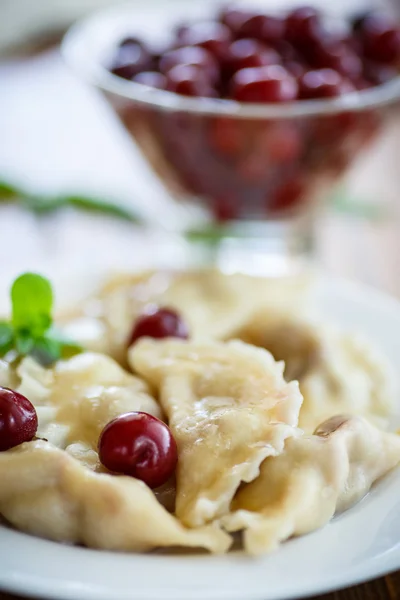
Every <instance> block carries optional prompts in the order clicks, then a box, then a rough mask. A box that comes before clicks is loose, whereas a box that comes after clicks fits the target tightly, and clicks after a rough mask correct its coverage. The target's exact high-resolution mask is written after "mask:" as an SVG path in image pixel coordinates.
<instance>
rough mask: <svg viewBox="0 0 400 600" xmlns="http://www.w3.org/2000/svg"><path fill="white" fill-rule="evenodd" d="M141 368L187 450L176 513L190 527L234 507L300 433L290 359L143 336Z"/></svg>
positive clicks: (134, 357)
mask: <svg viewBox="0 0 400 600" xmlns="http://www.w3.org/2000/svg"><path fill="white" fill-rule="evenodd" d="M130 362H131V365H132V367H133V369H134V371H135V372H136V373H138V374H139V375H140V376H142V377H143V378H144V379H146V380H147V381H148V382H149V383H150V385H152V386H154V387H155V389H156V390H157V393H158V396H159V400H160V403H161V405H162V407H163V409H164V411H165V413H166V415H167V417H168V420H169V426H170V428H171V430H172V432H173V434H174V437H175V439H176V442H177V444H178V450H179V462H178V469H177V503H176V514H177V516H178V518H180V519H181V520H182V521H183V523H185V524H186V525H188V526H190V527H196V526H199V525H202V524H204V523H206V522H208V521H211V520H213V519H215V518H217V517H219V516H221V515H223V514H226V513H227V512H228V511H229V506H230V503H231V500H232V498H233V496H234V494H235V492H236V490H237V488H238V487H239V485H240V483H241V482H242V481H252V480H253V479H255V478H256V477H257V475H258V473H259V466H260V464H261V462H262V461H263V460H264V458H265V457H266V456H271V455H275V454H279V453H280V452H281V451H282V450H283V446H284V441H285V439H286V438H288V437H290V436H291V435H293V434H294V432H295V426H296V425H297V420H298V413H299V409H300V405H301V402H302V397H301V395H300V392H299V389H298V384H297V383H296V382H295V383H286V381H285V380H284V379H283V375H282V371H283V364H279V363H276V362H275V361H274V359H273V358H272V356H271V354H269V353H268V352H266V351H265V350H262V349H260V348H254V347H252V346H249V345H247V344H244V343H242V342H229V343H222V342H207V343H205V342H204V343H201V342H185V341H181V340H172V339H170V340H165V341H155V340H150V339H144V340H142V341H141V340H139V342H138V343H137V344H135V345H134V346H133V347H132V349H131V351H130Z"/></svg>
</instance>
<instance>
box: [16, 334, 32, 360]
mask: <svg viewBox="0 0 400 600" xmlns="http://www.w3.org/2000/svg"><path fill="white" fill-rule="evenodd" d="M34 345H35V340H34V339H33V338H32V337H31V336H30V334H29V331H24V332H21V333H19V334H18V335H16V336H15V349H16V351H17V352H18V354H20V355H21V356H26V355H27V354H29V353H30V352H31V350H32V349H33V347H34Z"/></svg>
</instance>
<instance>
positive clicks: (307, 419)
mask: <svg viewBox="0 0 400 600" xmlns="http://www.w3.org/2000/svg"><path fill="white" fill-rule="evenodd" d="M311 297H312V291H310V289H309V285H308V282H305V281H303V280H300V279H293V280H289V279H288V280H286V281H284V282H283V281H273V280H266V279H258V278H251V277H248V276H243V275H223V274H222V273H219V272H217V271H201V272H200V271H196V272H195V271H193V272H184V273H177V272H172V271H171V272H147V273H143V274H136V275H124V276H119V277H116V278H113V280H111V281H110V282H109V283H108V284H106V285H105V286H103V287H102V288H101V290H100V291H99V292H98V293H97V294H95V295H93V297H91V298H89V299H87V300H86V301H84V302H82V303H81V304H80V306H79V307H77V308H76V309H75V308H72V309H71V312H70V313H69V314H68V315H64V316H63V318H62V319H60V321H59V324H60V326H62V327H63V328H64V330H65V331H66V332H68V333H69V335H72V336H73V337H74V338H75V339H77V340H78V341H80V342H81V343H82V345H83V346H84V348H83V351H82V352H81V353H79V354H76V355H75V356H73V357H71V358H67V359H63V360H56V361H54V362H53V363H52V364H47V365H46V366H45V365H43V364H41V363H40V356H37V355H35V356H27V357H25V358H18V357H15V354H12V355H11V356H10V357H8V356H6V357H5V359H4V360H2V361H0V481H1V486H0V515H1V516H2V517H3V518H5V519H6V520H7V521H8V522H9V523H10V524H11V525H13V526H15V527H17V528H18V529H20V530H22V531H26V532H28V533H31V534H34V535H38V536H42V537H46V538H49V539H52V540H56V541H63V542H69V543H78V544H84V545H86V546H89V547H94V548H103V549H112V550H121V551H147V550H153V549H157V548H162V547H165V548H176V547H191V548H198V549H204V550H208V551H210V552H214V553H221V552H226V551H228V550H229V548H230V546H231V544H232V539H233V538H232V535H233V534H234V533H236V532H240V533H241V539H242V541H243V549H244V550H245V551H246V552H248V553H249V554H260V553H267V552H270V551H271V550H273V549H276V548H277V547H278V546H279V544H280V543H282V542H284V541H285V540H287V539H288V538H290V537H292V536H298V535H302V534H304V533H308V532H310V531H313V530H315V529H317V528H318V527H321V526H323V525H324V524H325V523H327V522H328V521H329V520H330V519H331V518H332V517H333V515H334V514H335V513H337V512H341V511H343V510H346V509H347V508H349V507H350V506H352V505H353V504H354V503H356V502H357V501H359V500H360V499H361V498H362V497H363V496H364V495H365V494H367V493H368V491H369V489H370V488H371V486H372V485H373V484H374V482H375V481H376V480H378V479H379V478H381V477H382V476H383V475H385V474H386V473H387V472H388V471H390V470H391V469H393V468H394V467H395V466H396V465H397V464H398V463H399V462H400V438H399V437H398V436H397V435H395V434H393V433H388V432H387V431H385V429H388V425H389V422H390V417H391V415H392V413H393V406H394V396H393V391H392V380H391V374H390V369H389V367H388V366H387V364H386V361H385V359H384V358H383V357H381V356H380V354H379V352H378V351H377V350H376V349H375V348H374V347H373V345H371V342H366V341H364V340H362V339H361V338H359V337H358V336H356V335H354V334H352V333H350V332H342V331H340V330H339V329H337V328H336V327H334V325H333V324H330V323H326V322H325V320H324V319H323V318H322V317H318V318H317V317H316V314H317V313H316V311H317V308H318V307H315V306H314V305H313V304H312V303H311V301H310V298H311ZM310 307H311V309H310ZM27 415H28V416H30V417H31V420H30V421H29V422H28V421H27ZM24 419H25V420H24ZM18 423H20V424H21V427H20V429H19V430H18V431H16V428H17V425H18ZM32 423H33V425H32ZM33 427H34V429H33ZM29 432H30V433H29ZM10 440H11V441H10Z"/></svg>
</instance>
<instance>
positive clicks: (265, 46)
mask: <svg viewBox="0 0 400 600" xmlns="http://www.w3.org/2000/svg"><path fill="white" fill-rule="evenodd" d="M328 25H329V24H328ZM328 25H327V24H325V22H324V19H323V18H322V16H321V14H320V13H319V11H317V10H316V9H315V8H312V7H306V6H305V7H299V8H296V9H294V10H292V11H291V12H289V13H288V14H286V15H285V16H282V15H280V16H277V15H268V14H264V13H261V12H256V11H251V10H249V9H247V8H245V9H243V8H239V7H235V6H233V7H228V8H225V9H224V10H222V11H221V13H220V14H219V15H218V17H217V18H216V19H215V20H210V21H201V22H197V23H193V24H188V25H182V26H180V27H178V28H177V30H176V31H175V35H174V37H173V39H172V40H171V42H170V44H169V46H168V48H166V49H165V51H164V52H163V53H155V52H152V51H151V48H150V46H149V45H147V44H146V43H145V42H144V41H142V40H140V39H138V38H136V37H132V38H126V39H124V40H123V41H122V42H121V43H120V45H119V47H118V48H117V50H116V53H115V56H114V59H113V62H112V65H111V67H110V70H111V71H112V73H114V74H115V75H118V76H120V77H123V78H125V79H129V80H132V81H135V82H138V83H143V84H146V85H148V86H151V87H156V88H160V89H165V90H168V91H171V92H175V93H177V94H181V95H183V96H198V97H211V98H230V99H234V100H238V101H240V102H261V103H262V102H266V103H267V102H268V103H269V102H290V101H293V100H297V99H300V100H301V99H306V100H309V99H312V98H330V97H334V96H338V95H341V94H344V93H346V92H350V91H354V90H360V89H365V88H369V87H373V86H376V85H380V84H382V83H384V82H386V81H388V80H390V79H391V78H393V77H395V76H396V75H397V73H398V68H399V66H400V26H399V25H398V24H396V23H395V22H393V21H392V20H391V19H390V18H389V17H387V16H385V15H383V14H379V13H372V12H371V13H367V14H364V15H362V16H359V17H357V18H355V19H354V20H353V21H352V22H350V23H348V24H347V27H346V29H345V30H344V31H343V29H341V30H340V31H338V30H337V27H336V28H335V27H334V26H332V24H331V26H330V27H328Z"/></svg>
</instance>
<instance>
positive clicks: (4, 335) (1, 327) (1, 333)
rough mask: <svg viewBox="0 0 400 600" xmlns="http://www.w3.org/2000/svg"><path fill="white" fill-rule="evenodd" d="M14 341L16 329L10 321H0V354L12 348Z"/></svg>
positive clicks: (2, 354)
mask: <svg viewBox="0 0 400 600" xmlns="http://www.w3.org/2000/svg"><path fill="white" fill-rule="evenodd" d="M13 341H14V331H13V328H12V326H11V325H10V323H6V322H5V321H0V356H4V355H5V354H7V352H8V351H9V350H11V348H12V346H13Z"/></svg>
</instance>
